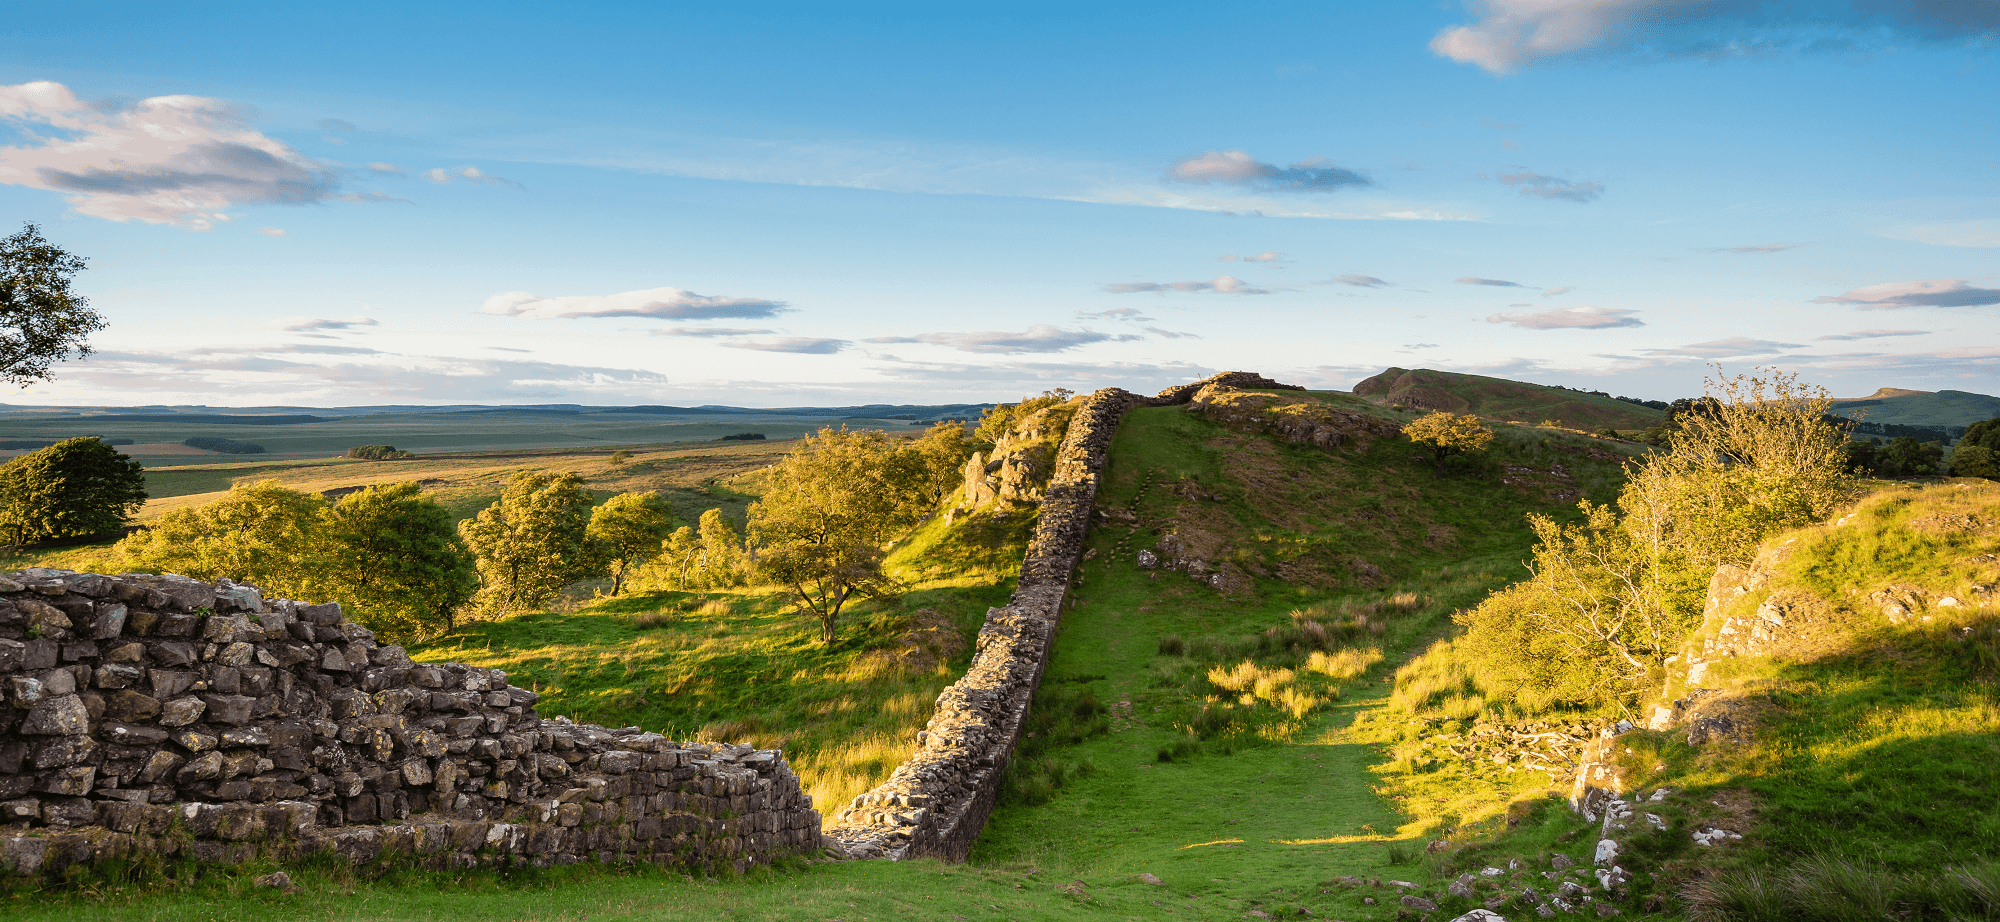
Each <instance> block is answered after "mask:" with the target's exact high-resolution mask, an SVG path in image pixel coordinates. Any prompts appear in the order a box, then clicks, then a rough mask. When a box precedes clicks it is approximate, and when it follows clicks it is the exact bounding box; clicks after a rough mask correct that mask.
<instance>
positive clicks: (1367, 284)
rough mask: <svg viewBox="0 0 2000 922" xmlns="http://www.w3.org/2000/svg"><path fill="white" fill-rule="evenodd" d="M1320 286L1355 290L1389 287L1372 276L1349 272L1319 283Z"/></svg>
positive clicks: (1386, 283)
mask: <svg viewBox="0 0 2000 922" xmlns="http://www.w3.org/2000/svg"><path fill="white" fill-rule="evenodd" d="M1320 284H1322V285H1350V286H1353V287H1355V288H1383V287H1386V286H1388V285H1389V283H1388V282H1385V281H1383V280H1381V279H1378V278H1376V277H1374V276H1372V275H1362V274H1360V273H1358V272H1349V273H1348V274H1346V275H1343V276H1339V277H1337V278H1330V279H1327V280H1326V281H1324V282H1321V283H1320Z"/></svg>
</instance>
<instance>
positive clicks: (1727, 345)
mask: <svg viewBox="0 0 2000 922" xmlns="http://www.w3.org/2000/svg"><path fill="white" fill-rule="evenodd" d="M1799 347H1800V346H1799V344H1798V343H1780V342H1772V341H1771V340H1768V339H1751V338H1749V337H1747V336H1731V337H1729V338H1728V339H1716V340H1710V341H1709V342H1705V343H1694V344H1691V345H1686V346H1680V347H1678V348H1673V349H1641V350H1639V351H1641V352H1644V353H1645V354H1647V355H1674V356H1688V357H1690V358H1700V359H1716V358H1742V357H1744V356H1751V355H1773V354H1776V353H1779V352H1783V351H1785V350H1786V349H1797V348H1799Z"/></svg>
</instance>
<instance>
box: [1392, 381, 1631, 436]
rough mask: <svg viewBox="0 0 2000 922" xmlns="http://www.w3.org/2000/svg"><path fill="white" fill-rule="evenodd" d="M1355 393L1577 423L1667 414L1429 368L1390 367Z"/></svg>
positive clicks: (1625, 425) (1596, 425) (1616, 425)
mask: <svg viewBox="0 0 2000 922" xmlns="http://www.w3.org/2000/svg"><path fill="white" fill-rule="evenodd" d="M1354 393H1355V394H1356V395H1357V396H1361V397H1366V398H1368V399H1370V400H1372V401H1374V402H1376V403H1380V404H1395V403H1400V404H1404V405H1406V406H1412V407H1421V408H1423V409H1428V410H1446V411H1449V412H1452V413H1471V414H1474V415H1477V416H1484V417H1488V418H1491V419H1500V420H1508V421H1513V422H1529V423H1538V422H1541V421H1542V420H1545V419H1549V420H1558V421H1560V422H1562V423H1563V424H1564V425H1567V426H1570V427H1573V428H1578V429H1603V428H1612V429H1645V428H1649V427H1652V426H1657V425H1659V424H1660V423H1661V422H1662V421H1664V420H1665V419H1666V416H1667V415H1666V413H1665V412H1664V411H1662V410H1656V409H1653V408H1651V407H1647V406H1644V405H1641V404H1637V403H1632V402H1630V401H1625V400H1619V399H1618V398H1616V397H1612V396H1609V395H1606V394H1602V393H1596V392H1591V391H1579V390H1572V389H1570V388H1567V387H1555V386H1550V385H1546V384H1528V383H1526V382H1523V381H1509V380H1507V379H1505V378H1489V377H1486V376H1485V375H1467V374H1459V373H1457V372H1450V371H1437V370H1434V369H1430V368H1418V369H1415V370H1411V369H1407V368H1390V369H1388V370H1386V371H1383V372H1382V373H1381V374H1378V375H1375V376H1373V377H1370V378H1368V379H1366V380H1364V381H1362V382H1361V383H1359V384H1356V385H1354Z"/></svg>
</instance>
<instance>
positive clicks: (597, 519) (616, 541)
mask: <svg viewBox="0 0 2000 922" xmlns="http://www.w3.org/2000/svg"><path fill="white" fill-rule="evenodd" d="M673 530H674V510H673V507H671V506H669V505H667V499H666V497H664V496H661V495H660V494H658V493H656V492H644V493H620V494H618V495H617V496H614V497H611V498H610V499H607V500H605V501H604V505H601V506H598V507H597V508H596V509H594V510H591V513H590V527H589V529H588V530H587V534H588V535H589V536H590V538H591V539H592V540H594V541H596V542H597V543H598V544H599V545H601V546H602V548H603V550H602V553H603V554H604V556H605V559H606V560H607V561H608V562H609V563H610V569H611V594H612V595H617V594H618V592H619V590H620V589H622V588H623V587H624V584H625V577H626V575H627V574H628V573H630V572H631V570H632V568H634V567H637V566H639V565H641V564H644V563H645V562H646V560H647V558H649V557H652V556H653V555H654V554H656V553H658V552H659V550H660V543H661V542H662V541H664V540H665V539H666V537H667V535H668V533H670V532H672V531H673Z"/></svg>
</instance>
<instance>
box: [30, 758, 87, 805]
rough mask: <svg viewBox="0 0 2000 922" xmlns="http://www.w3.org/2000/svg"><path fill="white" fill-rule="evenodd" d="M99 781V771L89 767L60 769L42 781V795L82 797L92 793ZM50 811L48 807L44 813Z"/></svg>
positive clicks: (77, 766)
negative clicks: (92, 788)
mask: <svg viewBox="0 0 2000 922" xmlns="http://www.w3.org/2000/svg"><path fill="white" fill-rule="evenodd" d="M96 781H97V769H95V768H92V767H90V766H88V765H71V766H68V767H66V768H59V769H57V770H55V771H53V772H50V773H49V775H48V776H47V777H46V778H44V779H42V787H41V790H42V793H45V794H56V795H59V796H65V797H82V796H83V795H85V794H88V793H90V789H91V787H93V786H94V785H95V783H96ZM47 812H48V811H47V809H46V807H44V809H43V813H44V814H46V813H47Z"/></svg>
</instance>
